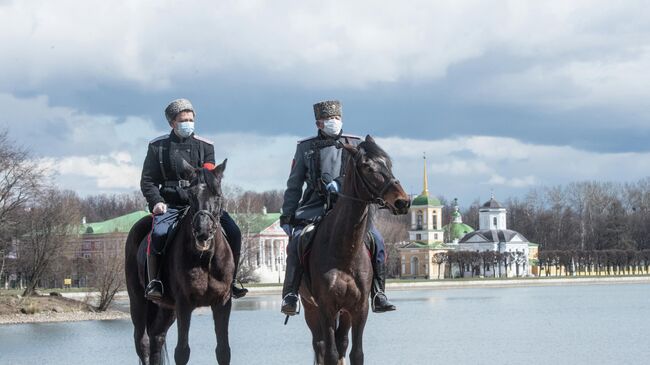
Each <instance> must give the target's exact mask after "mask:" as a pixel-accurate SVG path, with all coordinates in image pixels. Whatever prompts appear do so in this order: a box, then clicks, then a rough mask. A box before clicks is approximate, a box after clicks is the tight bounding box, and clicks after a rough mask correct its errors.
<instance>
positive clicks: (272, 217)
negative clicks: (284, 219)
mask: <svg viewBox="0 0 650 365" xmlns="http://www.w3.org/2000/svg"><path fill="white" fill-rule="evenodd" d="M232 219H234V220H235V222H236V223H237V225H238V226H239V228H240V229H241V230H242V233H243V234H247V233H248V234H257V233H260V232H262V231H263V230H265V229H266V228H268V227H270V226H271V225H272V224H273V223H275V221H277V220H278V219H280V213H267V214H261V213H244V214H242V213H240V214H232Z"/></svg>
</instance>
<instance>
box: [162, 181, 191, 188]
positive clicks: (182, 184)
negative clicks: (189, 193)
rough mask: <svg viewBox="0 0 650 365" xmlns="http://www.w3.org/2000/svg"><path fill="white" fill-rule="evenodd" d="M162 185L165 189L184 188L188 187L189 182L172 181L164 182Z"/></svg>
mask: <svg viewBox="0 0 650 365" xmlns="http://www.w3.org/2000/svg"><path fill="white" fill-rule="evenodd" d="M162 185H163V186H164V187H167V188H175V187H179V188H186V187H188V186H190V182H189V181H188V180H172V181H165V182H164V183H163V184H162Z"/></svg>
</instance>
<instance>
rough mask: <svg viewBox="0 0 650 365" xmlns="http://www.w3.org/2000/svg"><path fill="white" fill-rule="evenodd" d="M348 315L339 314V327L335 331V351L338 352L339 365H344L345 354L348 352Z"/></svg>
mask: <svg viewBox="0 0 650 365" xmlns="http://www.w3.org/2000/svg"><path fill="white" fill-rule="evenodd" d="M350 326H351V319H350V313H348V312H341V314H340V316H339V326H338V328H337V329H336V350H337V351H338V352H339V362H338V363H339V365H345V353H346V352H347V351H348V343H349V339H348V333H349V332H350Z"/></svg>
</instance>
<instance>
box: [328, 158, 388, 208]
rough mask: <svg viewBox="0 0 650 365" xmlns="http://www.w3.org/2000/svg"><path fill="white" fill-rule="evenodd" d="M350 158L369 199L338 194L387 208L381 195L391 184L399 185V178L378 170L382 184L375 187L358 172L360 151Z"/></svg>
mask: <svg viewBox="0 0 650 365" xmlns="http://www.w3.org/2000/svg"><path fill="white" fill-rule="evenodd" d="M350 159H351V160H352V162H353V163H354V173H355V174H356V176H357V177H358V178H359V180H361V183H362V184H363V186H364V187H365V188H366V192H367V193H368V195H370V198H369V199H360V198H357V197H354V196H351V195H346V194H343V193H341V192H339V193H338V196H340V197H342V198H345V199H349V200H354V201H358V202H362V203H366V204H377V205H378V206H379V208H380V209H388V206H387V205H386V201H385V200H384V198H383V196H384V194H385V193H386V191H388V189H390V188H391V187H392V186H397V185H399V180H397V179H396V178H395V176H394V175H393V174H392V173H391V174H387V173H385V172H384V171H379V172H378V173H379V174H380V175H381V176H382V177H383V178H384V184H383V185H382V187H381V188H379V189H375V187H373V186H372V184H370V182H368V180H367V179H366V178H365V177H364V175H363V174H361V173H360V172H359V168H358V166H359V165H358V164H359V161H360V160H361V153H357V154H355V155H353V156H350Z"/></svg>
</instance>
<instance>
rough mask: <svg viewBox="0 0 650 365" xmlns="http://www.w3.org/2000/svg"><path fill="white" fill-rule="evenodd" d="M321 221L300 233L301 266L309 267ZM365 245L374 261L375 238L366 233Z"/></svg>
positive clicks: (309, 225)
mask: <svg viewBox="0 0 650 365" xmlns="http://www.w3.org/2000/svg"><path fill="white" fill-rule="evenodd" d="M319 223H320V221H316V222H314V223H310V224H308V225H306V226H305V228H303V230H302V232H300V237H299V238H298V239H299V241H298V258H299V260H300V265H302V266H303V267H307V266H308V265H309V254H310V253H311V245H312V243H313V242H314V237H316V231H317V230H318V226H319ZM363 243H364V244H365V245H366V249H367V250H368V255H370V258H371V259H372V258H373V257H375V254H376V250H377V245H376V244H375V239H374V237H373V236H372V235H371V234H370V232H366V236H365V239H364V240H363Z"/></svg>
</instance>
